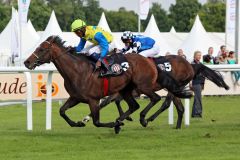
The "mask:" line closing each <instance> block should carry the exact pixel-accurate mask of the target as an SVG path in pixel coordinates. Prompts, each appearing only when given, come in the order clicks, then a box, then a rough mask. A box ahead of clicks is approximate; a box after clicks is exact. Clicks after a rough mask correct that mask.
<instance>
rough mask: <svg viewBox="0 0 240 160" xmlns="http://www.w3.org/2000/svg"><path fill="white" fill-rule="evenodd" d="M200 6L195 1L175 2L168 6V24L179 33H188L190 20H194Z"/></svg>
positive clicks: (177, 0)
mask: <svg viewBox="0 0 240 160" xmlns="http://www.w3.org/2000/svg"><path fill="white" fill-rule="evenodd" d="M200 9H201V4H200V3H199V2H198V1H197V0H176V4H175V5H173V4H172V5H171V6H170V9H169V11H170V15H169V18H170V23H171V25H172V26H174V27H175V29H176V30H177V31H179V32H189V31H190V29H191V28H192V24H191V20H192V19H195V17H196V15H197V13H198V11H199V10H200Z"/></svg>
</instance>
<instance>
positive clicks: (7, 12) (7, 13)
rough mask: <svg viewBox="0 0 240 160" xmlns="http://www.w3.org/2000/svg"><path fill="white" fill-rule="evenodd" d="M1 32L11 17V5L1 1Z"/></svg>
mask: <svg viewBox="0 0 240 160" xmlns="http://www.w3.org/2000/svg"><path fill="white" fill-rule="evenodd" d="M0 19H1V21H0V32H2V30H3V29H4V28H5V27H6V25H7V23H8V22H9V20H10V19H11V7H10V6H8V5H5V4H3V3H2V2H0Z"/></svg>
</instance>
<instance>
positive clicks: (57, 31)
mask: <svg viewBox="0 0 240 160" xmlns="http://www.w3.org/2000/svg"><path fill="white" fill-rule="evenodd" d="M61 34H62V30H61V28H60V26H59V24H58V21H57V18H56V15H55V12H54V11H52V13H51V16H50V19H49V21H48V24H47V26H46V28H45V30H44V32H43V33H42V35H41V38H40V40H39V42H38V44H37V45H39V44H40V43H42V42H43V41H45V40H46V39H47V38H48V37H49V36H52V35H59V36H61Z"/></svg>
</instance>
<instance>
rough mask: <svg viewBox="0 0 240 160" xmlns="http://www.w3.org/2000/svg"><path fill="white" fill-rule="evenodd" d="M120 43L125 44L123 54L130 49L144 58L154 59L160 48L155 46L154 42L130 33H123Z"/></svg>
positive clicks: (148, 38)
mask: <svg viewBox="0 0 240 160" xmlns="http://www.w3.org/2000/svg"><path fill="white" fill-rule="evenodd" d="M121 40H122V42H123V43H124V44H125V47H124V48H123V49H122V52H123V53H127V52H128V51H129V50H130V49H132V52H135V53H138V54H140V55H142V56H144V57H155V56H156V55H158V54H159V52H160V48H159V46H158V45H157V44H156V42H155V40H154V39H152V38H150V37H146V36H142V35H136V36H135V35H133V34H132V32H130V31H125V32H123V35H122V36H121Z"/></svg>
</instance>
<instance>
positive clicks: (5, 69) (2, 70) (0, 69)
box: [0, 66, 57, 130]
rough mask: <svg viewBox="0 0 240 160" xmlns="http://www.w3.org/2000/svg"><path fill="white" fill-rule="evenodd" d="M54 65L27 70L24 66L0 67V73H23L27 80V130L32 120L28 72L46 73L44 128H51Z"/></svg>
mask: <svg viewBox="0 0 240 160" xmlns="http://www.w3.org/2000/svg"><path fill="white" fill-rule="evenodd" d="M56 71H57V70H56V68H55V67H38V68H36V69H35V70H29V69H27V68H25V67H19V66H17V67H0V73H24V74H25V77H26V80H27V97H26V98H27V99H26V100H27V130H32V129H33V123H32V122H33V120H32V77H31V74H30V73H48V80H47V98H46V129H47V130H50V129H51V124H52V123H51V121H52V114H51V113H52V96H51V94H52V74H53V72H56Z"/></svg>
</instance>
